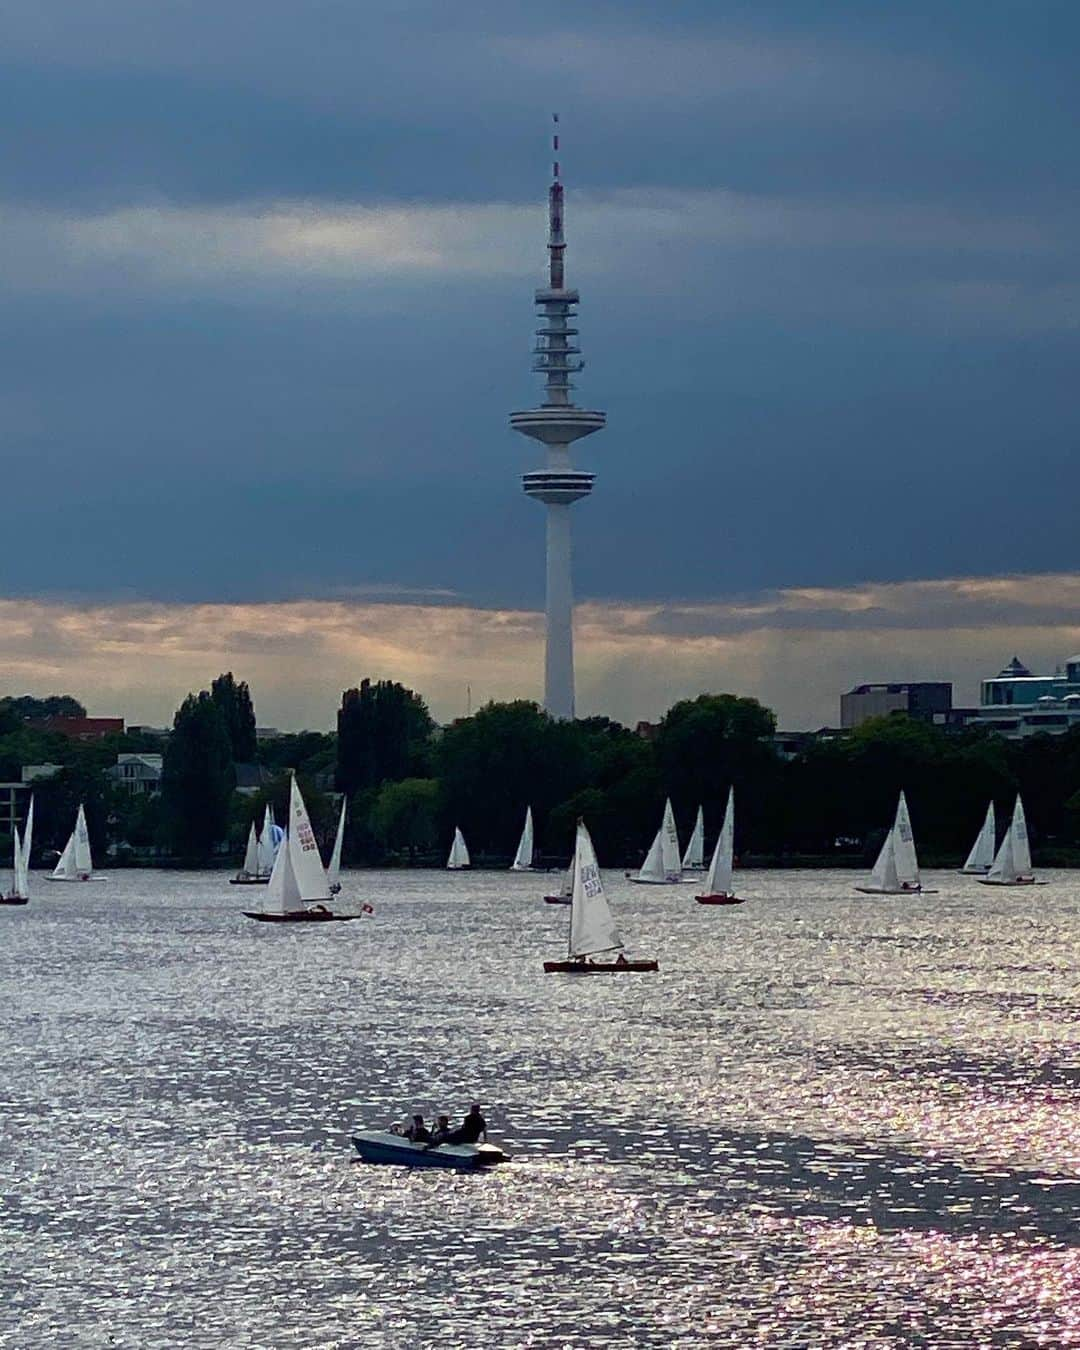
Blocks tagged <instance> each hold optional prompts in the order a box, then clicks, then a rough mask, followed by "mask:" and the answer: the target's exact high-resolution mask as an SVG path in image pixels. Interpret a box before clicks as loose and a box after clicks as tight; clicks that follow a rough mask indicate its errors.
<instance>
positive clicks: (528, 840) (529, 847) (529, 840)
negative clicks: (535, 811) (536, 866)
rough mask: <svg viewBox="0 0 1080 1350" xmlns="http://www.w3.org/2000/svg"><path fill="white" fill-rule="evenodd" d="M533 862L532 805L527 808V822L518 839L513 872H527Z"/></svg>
mask: <svg viewBox="0 0 1080 1350" xmlns="http://www.w3.org/2000/svg"><path fill="white" fill-rule="evenodd" d="M532 862H533V818H532V807H531V806H527V807H526V808H525V824H524V826H523V827H522V830H521V838H520V839H519V840H518V846H517V853H515V854H514V861H513V862H512V863H511V864H510V871H511V872H527V871H528V870H529V868H530V867H531V866H532Z"/></svg>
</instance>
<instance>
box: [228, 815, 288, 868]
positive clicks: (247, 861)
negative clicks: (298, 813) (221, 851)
mask: <svg viewBox="0 0 1080 1350" xmlns="http://www.w3.org/2000/svg"><path fill="white" fill-rule="evenodd" d="M275 830H276V831H277V833H278V836H279V838H280V835H281V831H280V830H278V827H277V826H276V825H275V824H274V813H273V811H271V809H270V803H269V802H267V804H266V811H265V813H264V814H263V827H262V833H261V834H260V835H256V833H255V822H254V821H252V822H251V825H250V827H249V828H248V837H247V847H246V848H245V849H244V861H243V863H242V865H241V867H240V871H239V872H237V874H236V876H234V877H231V878H230V884H231V885H233V886H265V885H266V883H267V882H268V881H269V880H270V873H271V872H272V871H273V870H274V855H275V854H276V852H277V843H278V841H277V840H275V839H274V832H275Z"/></svg>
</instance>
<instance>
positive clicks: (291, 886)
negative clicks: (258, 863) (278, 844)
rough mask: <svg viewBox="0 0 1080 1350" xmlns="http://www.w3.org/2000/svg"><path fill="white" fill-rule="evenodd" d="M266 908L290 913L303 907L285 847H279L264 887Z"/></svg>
mask: <svg viewBox="0 0 1080 1350" xmlns="http://www.w3.org/2000/svg"><path fill="white" fill-rule="evenodd" d="M266 908H267V910H276V911H278V913H281V914H290V913H292V912H293V911H295V910H298V909H303V908H304V901H303V897H302V896H301V894H300V888H299V886H298V885H297V884H296V874H295V873H294V872H293V869H292V860H291V859H290V857H289V850H288V849H287V848H279V849H278V853H277V857H276V858H275V859H274V868H273V871H272V872H271V873H270V881H269V884H268V885H267V887H266Z"/></svg>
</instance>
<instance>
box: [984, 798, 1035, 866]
mask: <svg viewBox="0 0 1080 1350" xmlns="http://www.w3.org/2000/svg"><path fill="white" fill-rule="evenodd" d="M1030 875H1031V847H1030V845H1029V844H1028V837H1027V821H1026V820H1025V819H1024V806H1023V803H1022V802H1021V800H1020V798H1019V796H1017V798H1016V805H1015V806H1014V807H1013V813H1012V820H1010V821H1009V828H1008V829H1007V830H1006V831H1005V838H1004V839H1002V841H1001V847H1000V848H999V849H998V851H997V856H996V857H995V858H994V863H993V866H992V867H991V868H990V871H989V872H988V873H987V878H988V879H989V880H991V881H1000V882H1005V883H1008V882H1012V881H1015V880H1016V879H1017V878H1018V877H1025V876H1030Z"/></svg>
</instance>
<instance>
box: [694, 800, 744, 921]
mask: <svg viewBox="0 0 1080 1350" xmlns="http://www.w3.org/2000/svg"><path fill="white" fill-rule="evenodd" d="M734 866H735V789H734V788H729V789H728V799H727V810H726V811H725V812H724V823H723V825H721V826H720V835H719V837H718V839H717V841H716V848H715V849H714V850H713V855H712V862H711V863H710V864H709V875H708V876H707V877H706V878H705V893H704V895H699V896H696V897H695V899H696V900H697V902H698V904H699V905H742V904H745V903H746V902H745V900H743V899H742V898H740V897H739V896H737V895H735V894H734V892H733V891H732V889H731V874H732V871H733V869H734Z"/></svg>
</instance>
